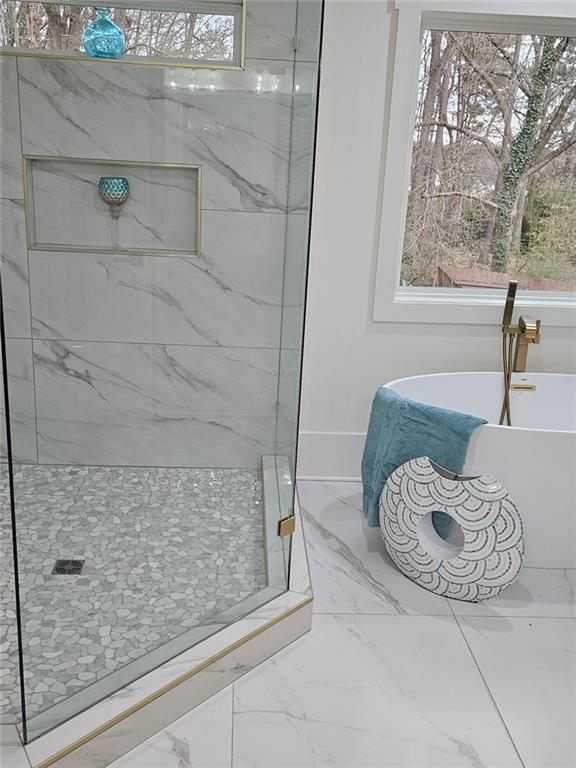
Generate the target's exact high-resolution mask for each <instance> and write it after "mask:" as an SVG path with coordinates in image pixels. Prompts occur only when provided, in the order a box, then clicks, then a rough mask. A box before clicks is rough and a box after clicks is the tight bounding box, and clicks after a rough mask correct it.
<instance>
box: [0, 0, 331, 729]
mask: <svg viewBox="0 0 576 768" xmlns="http://www.w3.org/2000/svg"><path fill="white" fill-rule="evenodd" d="M304 7H305V10H304ZM320 11H321V3H320V2H315V0H310V2H305V3H303V4H302V5H300V6H299V4H298V3H297V2H296V1H295V0H294V2H292V1H291V0H286V2H283V3H279V4H277V5H275V4H269V3H265V2H262V1H261V0H248V13H247V20H248V21H247V27H246V30H245V33H246V41H245V60H244V68H243V69H239V68H238V69H233V68H232V69H210V70H206V69H194V68H188V67H174V66H171V65H168V64H167V65H164V66H161V65H159V63H158V62H154V63H151V65H150V66H149V65H148V64H142V63H139V64H138V65H135V64H133V63H130V62H128V61H127V60H126V61H124V60H122V59H119V60H114V61H106V62H102V61H100V62H94V61H92V60H90V59H89V58H88V57H85V56H81V55H79V56H78V57H77V58H74V59H70V60H62V59H60V60H53V59H51V58H50V57H49V56H48V55H47V54H43V52H42V51H38V53H34V54H33V55H30V51H27V52H26V55H19V54H18V51H15V50H14V49H11V50H10V51H6V50H4V49H0V84H1V90H0V98H1V107H2V122H1V133H0V140H1V141H0V160H1V177H0V217H1V218H0V245H1V249H0V255H1V268H2V272H1V275H2V287H3V295H4V312H3V317H4V326H5V329H4V330H5V332H4V339H5V345H6V354H7V366H6V368H7V370H6V371H5V372H4V378H5V380H6V382H7V384H8V392H9V398H8V400H9V408H8V412H7V414H6V419H7V422H8V424H9V426H10V428H11V429H10V431H11V435H12V441H11V442H12V455H11V461H10V456H9V455H8V452H7V450H6V448H3V449H2V450H3V452H2V454H1V455H0V461H1V466H0V469H1V470H2V471H1V472H0V483H1V485H2V487H1V488H0V493H2V494H4V498H8V497H9V496H10V489H9V482H8V480H9V471H11V473H12V478H13V496H12V501H13V504H14V512H15V528H16V543H17V565H18V572H19V579H20V584H19V600H20V614H19V615H20V623H21V630H22V642H21V660H22V665H21V670H20V672H21V676H22V690H23V703H24V707H25V714H24V728H25V737H26V740H27V741H31V740H33V739H34V738H36V737H37V736H39V735H41V734H43V733H45V732H46V731H48V730H50V729H51V728H53V727H55V726H56V725H58V724H60V723H62V722H64V721H65V720H67V719H69V718H71V717H73V716H74V715H76V714H77V713H78V712H80V711H82V710H84V709H86V708H87V707H89V706H91V705H92V704H94V703H95V702H97V701H99V700H101V699H103V698H105V697H106V696H108V695H110V694H111V693H113V692H114V691H116V690H119V689H120V688H122V687H124V686H125V685H126V684H127V683H129V682H131V681H134V680H136V679H137V678H138V677H140V676H142V675H143V674H145V673H146V672H148V671H150V670H152V669H154V668H155V667H157V666H159V665H161V664H163V663H165V662H166V661H167V660H168V659H170V658H172V657H174V656H175V655H177V654H179V653H181V652H183V651H184V650H186V649H188V648H190V647H192V646H193V645H194V644H195V643H197V642H199V641H200V640H202V639H204V638H206V637H207V636H209V635H211V634H213V633H214V632H217V631H218V630H220V629H222V628H223V627H225V626H227V625H229V624H230V623H232V622H234V621H236V620H237V619H239V618H241V617H242V616H244V615H246V614H247V613H249V612H250V611H252V610H254V609H255V608H257V607H258V606H260V605H262V604H264V603H265V602H267V601H269V600H270V599H272V598H274V597H276V596H277V595H279V594H281V593H282V592H284V591H285V590H286V589H287V578H288V549H287V546H286V545H287V543H288V542H289V537H287V538H285V539H281V538H280V537H279V536H278V521H279V519H281V518H283V517H286V516H288V515H290V514H291V513H292V504H293V489H294V480H293V478H294V463H295V450H296V432H297V411H298V401H299V384H300V352H301V340H302V320H303V297H304V293H303V291H304V283H305V273H306V261H307V243H308V239H307V228H308V220H309V211H310V183H311V169H312V156H313V136H314V122H315V111H316V79H317V72H318V46H319V40H318V37H319V33H318V30H319V21H320ZM306 19H307V21H306ZM271 25H272V28H273V29H274V30H275V34H274V35H271V34H270V29H271ZM295 37H298V39H299V41H300V44H299V50H298V51H297V52H296V54H295V52H294V50H293V48H294V46H293V42H292V41H293V40H294V39H295ZM243 50H244V48H243ZM103 180H105V181H103ZM110 180H112V181H110ZM118 189H120V190H121V191H122V201H121V203H120V202H119V201H118V200H117V199H116V198H113V195H112V192H114V190H118ZM103 192H104V193H105V194H103ZM3 444H4V446H5V445H6V439H4V443H3ZM4 506H5V505H4ZM4 506H3V514H4ZM2 525H3V526H5V525H6V523H5V522H4V519H3V520H2ZM3 531H4V528H3ZM5 539H6V537H3V539H2V541H4V540H5ZM0 544H1V542H0ZM0 562H2V563H3V565H2V568H4V569H5V570H4V571H3V577H4V576H6V579H7V580H8V581H11V586H12V587H13V576H12V574H11V572H10V570H9V569H6V565H5V564H4V563H6V562H7V561H6V558H5V559H4V560H2V561H0ZM12 624H14V620H13V619H12ZM13 629H14V627H13ZM3 639H4V638H0V640H3ZM14 640H15V631H11V634H10V638H9V641H10V653H11V654H12V658H13V659H16V658H17V656H18V649H17V647H16V643H15V642H14ZM2 693H3V696H2V698H6V699H8V700H9V702H10V703H9V705H8V708H9V709H10V710H11V711H12V712H13V713H15V717H16V712H17V710H18V707H19V702H20V691H19V690H17V689H16V687H14V686H13V685H12V689H10V690H6V691H3V692H2Z"/></svg>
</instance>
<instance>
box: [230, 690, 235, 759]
mask: <svg viewBox="0 0 576 768" xmlns="http://www.w3.org/2000/svg"><path fill="white" fill-rule="evenodd" d="M235 693H236V683H232V696H231V697H230V698H231V699H232V705H231V710H232V711H231V712H230V717H231V720H230V768H234V696H235Z"/></svg>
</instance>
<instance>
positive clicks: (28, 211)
mask: <svg viewBox="0 0 576 768" xmlns="http://www.w3.org/2000/svg"><path fill="white" fill-rule="evenodd" d="M34 162H45V163H58V162H62V163H79V164H80V163H84V164H90V165H103V166H104V165H105V166H111V165H112V166H114V165H120V166H132V167H134V168H176V169H180V170H186V171H196V237H195V241H196V242H195V246H194V250H192V251H190V252H189V253H188V252H186V251H171V250H163V249H154V248H153V249H146V248H114V247H112V246H110V247H108V246H105V247H104V246H84V245H65V244H62V243H38V242H36V239H35V232H34V231H33V229H34V227H33V220H34V195H33V190H32V185H31V179H32V164H33V163H34ZM22 178H23V182H24V220H25V226H26V246H27V248H28V250H30V251H49V252H52V253H79V254H80V253H81V254H85V253H93V254H109V255H111V256H132V255H134V256H158V257H171V258H178V257H179V258H183V259H187V258H198V257H199V256H201V250H202V166H201V165H193V164H190V163H155V162H146V161H140V160H117V159H115V160H108V159H102V158H93V157H67V156H64V155H23V156H22Z"/></svg>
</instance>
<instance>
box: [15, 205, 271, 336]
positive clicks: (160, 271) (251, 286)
mask: <svg viewBox="0 0 576 768" xmlns="http://www.w3.org/2000/svg"><path fill="white" fill-rule="evenodd" d="M285 226H286V217H285V216H284V215H272V214H253V213H231V212H227V213H224V212H220V211H206V212H205V214H204V221H203V249H202V253H203V256H202V258H191V259H183V258H170V257H155V256H121V255H110V256H109V255H106V256H103V255H92V254H72V253H47V252H37V251H31V252H30V273H31V288H32V312H33V318H34V319H33V326H34V333H35V335H36V336H37V337H42V338H65V339H77V340H93V341H134V342H151V343H172V344H211V345H217V346H242V347H278V345H279V340H280V307H281V303H282V276H283V264H284V234H285Z"/></svg>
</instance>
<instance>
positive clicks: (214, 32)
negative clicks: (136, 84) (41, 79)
mask: <svg viewBox="0 0 576 768" xmlns="http://www.w3.org/2000/svg"><path fill="white" fill-rule="evenodd" d="M110 11H111V18H112V20H113V21H114V22H115V23H116V24H117V25H118V26H120V27H121V28H122V29H123V30H124V34H125V36H126V51H125V53H126V54H127V55H132V56H153V57H158V58H178V59H189V60H194V61H214V62H232V61H233V60H234V37H235V36H234V31H235V30H234V27H235V21H236V17H235V16H234V14H233V13H206V12H203V13H194V12H193V11H184V10H155V9H151V8H114V9H110ZM96 17H97V11H96V9H95V8H94V7H92V6H83V5H62V4H60V3H29V2H15V0H0V45H1V46H2V47H4V48H32V49H35V50H42V51H54V52H56V51H68V52H74V51H76V52H78V51H79V52H82V51H83V50H84V49H83V47H82V34H83V32H84V30H85V28H86V27H87V26H88V24H90V22H92V21H94V19H96Z"/></svg>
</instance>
